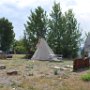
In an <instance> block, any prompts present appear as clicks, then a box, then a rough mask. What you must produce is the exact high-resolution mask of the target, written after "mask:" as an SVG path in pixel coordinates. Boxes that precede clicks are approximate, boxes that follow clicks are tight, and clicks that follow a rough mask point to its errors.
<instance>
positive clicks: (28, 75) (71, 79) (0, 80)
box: [0, 55, 90, 90]
mask: <svg viewBox="0 0 90 90" xmlns="http://www.w3.org/2000/svg"><path fill="white" fill-rule="evenodd" d="M23 57H24V55H14V56H13V58H12V59H6V60H0V64H2V65H5V66H6V69H3V70H0V90H90V82H84V81H83V80H82V79H81V76H82V75H84V74H86V73H88V72H90V70H86V71H83V72H72V68H67V69H65V70H63V69H62V68H65V66H66V65H72V64H73V62H72V61H71V60H63V62H49V61H37V60H36V61H33V60H25V59H22V58H23ZM55 67H59V68H57V72H56V73H57V74H55V69H56V68H55ZM12 69H15V70H17V71H18V75H12V76H9V75H7V74H6V72H7V71H9V70H12Z"/></svg>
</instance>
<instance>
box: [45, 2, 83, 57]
mask: <svg viewBox="0 0 90 90" xmlns="http://www.w3.org/2000/svg"><path fill="white" fill-rule="evenodd" d="M50 16H51V19H50V20H49V28H50V29H49V32H48V36H47V38H48V43H49V45H50V46H51V47H52V49H53V50H54V52H55V53H57V54H63V56H64V57H76V56H77V52H78V49H79V45H80V36H81V32H80V30H79V25H78V23H77V20H76V18H75V17H74V14H73V12H72V10H71V9H70V10H68V11H67V12H65V14H62V12H61V8H60V4H59V3H54V6H53V7H52V12H51V14H50Z"/></svg>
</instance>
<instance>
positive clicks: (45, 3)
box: [0, 0, 90, 39]
mask: <svg viewBox="0 0 90 90" xmlns="http://www.w3.org/2000/svg"><path fill="white" fill-rule="evenodd" d="M54 1H56V2H60V6H61V8H62V12H65V11H67V10H68V9H73V12H74V14H75V17H76V18H77V20H78V23H80V28H81V29H82V30H83V31H82V32H83V34H84V33H85V32H89V31H90V29H89V28H90V25H89V24H90V18H89V17H90V10H89V8H90V0H0V18H2V17H5V18H7V19H9V21H11V22H12V24H13V26H14V32H15V34H16V37H15V38H16V39H20V38H22V37H23V30H24V24H25V23H26V21H27V17H28V16H29V15H30V10H31V9H32V10H33V9H35V8H36V7H37V6H41V7H42V8H44V10H45V11H47V12H48V13H49V12H50V11H51V9H52V5H53V2H54Z"/></svg>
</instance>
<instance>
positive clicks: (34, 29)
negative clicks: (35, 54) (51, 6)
mask: <svg viewBox="0 0 90 90" xmlns="http://www.w3.org/2000/svg"><path fill="white" fill-rule="evenodd" d="M46 30H47V15H46V12H45V11H44V10H43V9H42V8H41V7H37V8H36V9H35V11H31V14H30V16H29V17H28V21H27V24H25V31H24V42H25V47H26V48H27V50H28V52H30V51H35V49H36V48H35V47H36V44H37V42H38V39H39V38H40V37H43V38H45V35H46Z"/></svg>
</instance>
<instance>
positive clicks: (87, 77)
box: [81, 73, 90, 81]
mask: <svg viewBox="0 0 90 90" xmlns="http://www.w3.org/2000/svg"><path fill="white" fill-rule="evenodd" d="M81 79H82V80H84V81H90V73H87V74H84V75H82V76H81Z"/></svg>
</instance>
